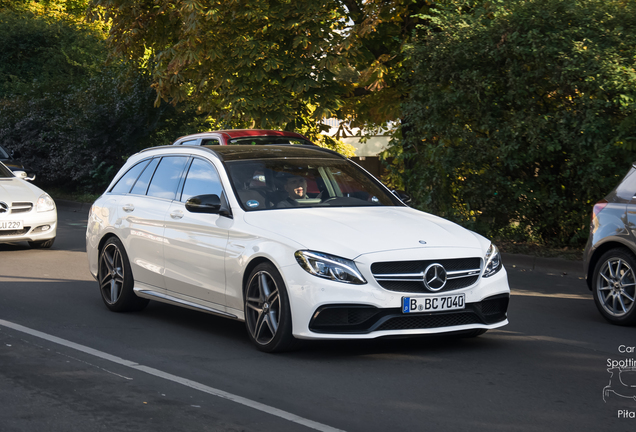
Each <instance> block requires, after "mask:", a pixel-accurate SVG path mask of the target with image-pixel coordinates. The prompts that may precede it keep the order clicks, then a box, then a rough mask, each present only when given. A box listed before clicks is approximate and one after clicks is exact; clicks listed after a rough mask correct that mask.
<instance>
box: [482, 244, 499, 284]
mask: <svg viewBox="0 0 636 432" xmlns="http://www.w3.org/2000/svg"><path fill="white" fill-rule="evenodd" d="M484 262H485V263H486V266H485V267H484V274H483V275H482V277H485V278H487V277H490V276H492V275H494V274H495V273H497V272H498V271H499V270H501V268H502V267H503V265H502V263H501V255H500V254H499V249H497V246H495V245H494V244H491V245H490V247H489V248H488V252H486V256H485V257H484Z"/></svg>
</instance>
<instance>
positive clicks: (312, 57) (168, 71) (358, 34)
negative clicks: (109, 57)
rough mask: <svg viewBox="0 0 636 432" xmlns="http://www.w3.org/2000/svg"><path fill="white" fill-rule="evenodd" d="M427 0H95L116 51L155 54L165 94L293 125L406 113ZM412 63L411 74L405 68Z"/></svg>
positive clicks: (236, 117)
mask: <svg viewBox="0 0 636 432" xmlns="http://www.w3.org/2000/svg"><path fill="white" fill-rule="evenodd" d="M431 3H433V2H430V1H426V0H390V1H387V0H371V1H362V0H325V1H320V2H317V1H314V0H297V1H291V0H281V1H278V0H276V1H274V0H156V1H154V2H149V1H147V0H132V1H131V0H92V1H91V11H92V17H93V19H96V20H102V21H103V22H108V23H112V26H111V28H110V36H109V42H110V44H111V46H112V47H113V49H114V51H115V53H116V55H122V56H124V57H126V58H129V59H133V60H139V59H145V60H148V62H149V63H148V64H149V65H150V66H151V67H152V71H153V75H152V79H153V85H154V87H155V89H156V90H157V94H158V97H157V101H159V100H161V99H164V100H167V101H170V102H173V103H175V102H180V101H189V102H190V103H192V104H194V105H196V106H198V107H200V108H201V109H202V110H203V111H205V112H208V113H209V114H210V115H213V116H215V117H219V118H222V119H223V120H224V121H231V122H244V123H250V122H254V126H255V127H272V128H286V129H289V128H290V126H289V125H291V124H294V123H296V122H297V121H298V120H299V118H300V117H302V114H300V113H302V112H304V111H306V107H307V106H312V107H314V108H313V109H312V110H311V117H310V118H308V117H306V116H305V117H304V121H307V120H309V119H311V120H312V121H313V122H314V123H319V122H320V120H321V119H322V118H324V117H331V116H336V117H339V118H345V117H346V118H348V119H351V120H353V121H354V123H355V122H357V123H355V125H356V126H357V125H358V124H361V125H363V124H366V123H368V122H371V123H374V124H384V123H385V122H386V121H388V120H395V119H397V118H399V115H400V109H399V106H400V101H401V99H403V98H404V97H405V95H406V94H407V92H408V86H407V84H408V83H407V81H406V80H405V76H407V75H408V73H406V72H408V71H410V69H409V67H408V61H407V58H406V56H405V52H404V49H403V48H404V46H405V45H406V44H408V41H409V40H410V38H411V36H412V32H413V30H414V29H415V25H416V24H417V23H418V22H420V21H421V20H420V19H419V18H417V17H414V15H415V14H418V13H424V12H427V11H428V10H429V9H430V4H431ZM405 71H406V72H405Z"/></svg>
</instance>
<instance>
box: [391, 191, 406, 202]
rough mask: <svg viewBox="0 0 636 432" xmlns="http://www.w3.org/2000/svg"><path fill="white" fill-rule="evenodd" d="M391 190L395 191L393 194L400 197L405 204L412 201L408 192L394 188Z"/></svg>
mask: <svg viewBox="0 0 636 432" xmlns="http://www.w3.org/2000/svg"><path fill="white" fill-rule="evenodd" d="M391 192H393V195H395V196H396V197H398V198H399V199H400V201H402V202H403V203H404V204H407V205H408V204H410V203H411V196H410V195H409V194H407V193H406V192H404V191H401V190H392V191H391Z"/></svg>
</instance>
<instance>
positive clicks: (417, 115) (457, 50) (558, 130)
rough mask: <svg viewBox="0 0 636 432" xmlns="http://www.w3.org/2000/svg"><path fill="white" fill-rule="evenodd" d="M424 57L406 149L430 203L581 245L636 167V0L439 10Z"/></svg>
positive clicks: (485, 227)
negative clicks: (595, 215) (593, 219)
mask: <svg viewBox="0 0 636 432" xmlns="http://www.w3.org/2000/svg"><path fill="white" fill-rule="evenodd" d="M429 18H430V19H431V21H432V23H433V24H434V25H433V27H432V28H428V29H423V31H422V34H421V39H420V40H419V41H418V43H417V44H416V46H415V49H414V51H413V56H414V63H415V73H414V75H413V80H414V84H413V92H412V94H411V98H410V99H409V101H408V102H407V103H406V104H405V106H404V115H405V118H407V124H408V125H409V128H410V129H409V131H408V132H405V137H406V141H405V142H404V143H400V145H398V146H396V147H395V150H396V151H395V154H396V155H397V156H398V157H399V158H401V160H402V161H408V162H409V163H410V164H411V166H418V167H419V168H418V169H411V170H409V169H406V170H405V171H404V176H403V179H404V181H405V183H406V186H407V190H408V191H409V192H411V194H412V195H414V197H415V198H416V201H417V202H418V205H419V206H420V208H422V209H425V210H428V211H432V212H434V213H437V214H440V215H443V216H446V217H450V218H452V219H455V220H457V221H459V222H461V223H464V224H466V225H468V226H470V227H472V228H474V229H477V230H478V231H480V232H482V233H484V234H489V235H495V234H497V233H501V232H502V230H503V231H506V232H507V233H508V235H510V234H511V231H514V233H513V234H515V235H516V236H517V238H518V239H522V240H528V239H534V240H539V241H542V242H544V243H547V244H553V245H560V246H567V245H576V246H580V245H581V244H582V242H584V241H585V239H586V238H587V227H588V224H589V214H590V211H591V206H592V204H593V203H595V202H596V201H598V200H599V199H601V198H602V197H603V196H604V195H605V194H607V193H608V192H609V191H610V190H611V189H612V188H613V187H614V186H615V185H616V184H617V182H618V180H619V178H620V177H621V176H622V175H624V174H625V172H627V170H628V168H629V166H630V163H631V162H632V161H634V160H636V152H635V151H634V150H635V149H636V141H635V140H636V138H634V137H636V73H635V72H634V70H635V69H636V48H635V47H636V4H634V3H633V2H629V1H622V0H611V1H610V0H576V1H575V0H514V1H513V0H510V1H507V0H506V1H499V2H492V3H489V4H486V5H485V6H484V7H477V8H473V9H472V10H471V11H470V13H461V10H460V11H459V12H458V10H457V9H453V10H451V11H448V10H441V11H440V13H437V14H434V15H431V16H430V17H429Z"/></svg>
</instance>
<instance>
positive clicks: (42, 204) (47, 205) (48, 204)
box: [36, 193, 55, 212]
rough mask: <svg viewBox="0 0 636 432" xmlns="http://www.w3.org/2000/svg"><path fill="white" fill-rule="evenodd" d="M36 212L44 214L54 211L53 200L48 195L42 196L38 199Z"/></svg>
mask: <svg viewBox="0 0 636 432" xmlns="http://www.w3.org/2000/svg"><path fill="white" fill-rule="evenodd" d="M36 210H37V211H39V212H46V211H51V210H55V202H54V201H53V198H51V197H50V196H49V194H46V193H45V194H42V195H40V198H38V203H37V205H36Z"/></svg>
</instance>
